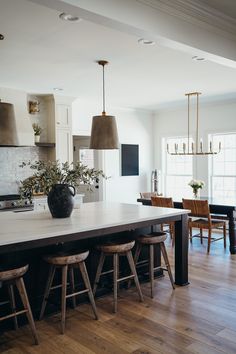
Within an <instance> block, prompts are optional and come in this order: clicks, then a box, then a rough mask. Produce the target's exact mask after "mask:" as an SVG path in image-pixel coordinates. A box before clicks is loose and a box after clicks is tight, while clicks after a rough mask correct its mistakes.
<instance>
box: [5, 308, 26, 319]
mask: <svg viewBox="0 0 236 354" xmlns="http://www.w3.org/2000/svg"><path fill="white" fill-rule="evenodd" d="M26 312H28V310H21V311H17V312H14V313H11V314H10V315H7V316H4V317H0V321H4V320H6V319H8V318H12V317H16V316H18V315H22V314H23V313H26Z"/></svg>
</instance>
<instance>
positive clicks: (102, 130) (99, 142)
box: [90, 60, 119, 150]
mask: <svg viewBox="0 0 236 354" xmlns="http://www.w3.org/2000/svg"><path fill="white" fill-rule="evenodd" d="M97 63H98V64H99V65H101V66H102V73H103V111H102V114H101V115H99V116H94V117H93V122H92V130H91V139H90V149H95V150H106V149H118V148H119V146H118V145H119V141H118V133H117V126H116V119H115V117H114V116H109V115H107V114H106V111H105V79H104V66H105V65H107V64H108V61H106V60H99V61H98V62H97Z"/></svg>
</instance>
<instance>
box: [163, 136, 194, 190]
mask: <svg viewBox="0 0 236 354" xmlns="http://www.w3.org/2000/svg"><path fill="white" fill-rule="evenodd" d="M169 139H171V140H172V139H173V140H178V139H187V136H166V137H163V138H162V171H163V173H162V186H163V192H164V195H167V189H166V179H167V176H177V177H178V176H189V181H190V180H191V179H192V178H193V176H194V171H195V161H194V159H193V158H192V174H191V175H186V174H183V175H179V174H168V175H167V154H168V153H167V141H168V140H169ZM190 139H191V138H190ZM181 149H182V146H181V147H180V146H179V150H181ZM169 151H174V146H170V145H169ZM189 193H190V195H191V189H189Z"/></svg>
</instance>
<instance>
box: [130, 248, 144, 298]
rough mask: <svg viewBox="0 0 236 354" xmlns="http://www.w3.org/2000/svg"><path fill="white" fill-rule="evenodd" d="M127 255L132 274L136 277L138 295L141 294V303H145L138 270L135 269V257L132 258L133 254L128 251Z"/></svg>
mask: <svg viewBox="0 0 236 354" xmlns="http://www.w3.org/2000/svg"><path fill="white" fill-rule="evenodd" d="M126 255H127V258H128V262H129V266H130V269H131V271H132V273H133V275H134V282H135V285H136V288H137V290H138V293H139V298H140V301H141V302H143V301H144V300H143V294H142V291H141V288H140V284H139V280H138V275H137V272H136V268H135V265H134V259H133V256H132V252H131V251H128V252H127V253H126Z"/></svg>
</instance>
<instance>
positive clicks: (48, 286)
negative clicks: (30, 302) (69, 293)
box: [39, 265, 56, 320]
mask: <svg viewBox="0 0 236 354" xmlns="http://www.w3.org/2000/svg"><path fill="white" fill-rule="evenodd" d="M55 270H56V267H55V266H54V265H50V268H49V274H48V280H47V284H46V289H45V292H44V296H43V302H42V307H41V311H40V316H39V320H41V319H42V318H43V315H44V312H45V308H46V305H47V301H48V296H49V293H50V289H51V287H52V282H53V278H54V275H55Z"/></svg>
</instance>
